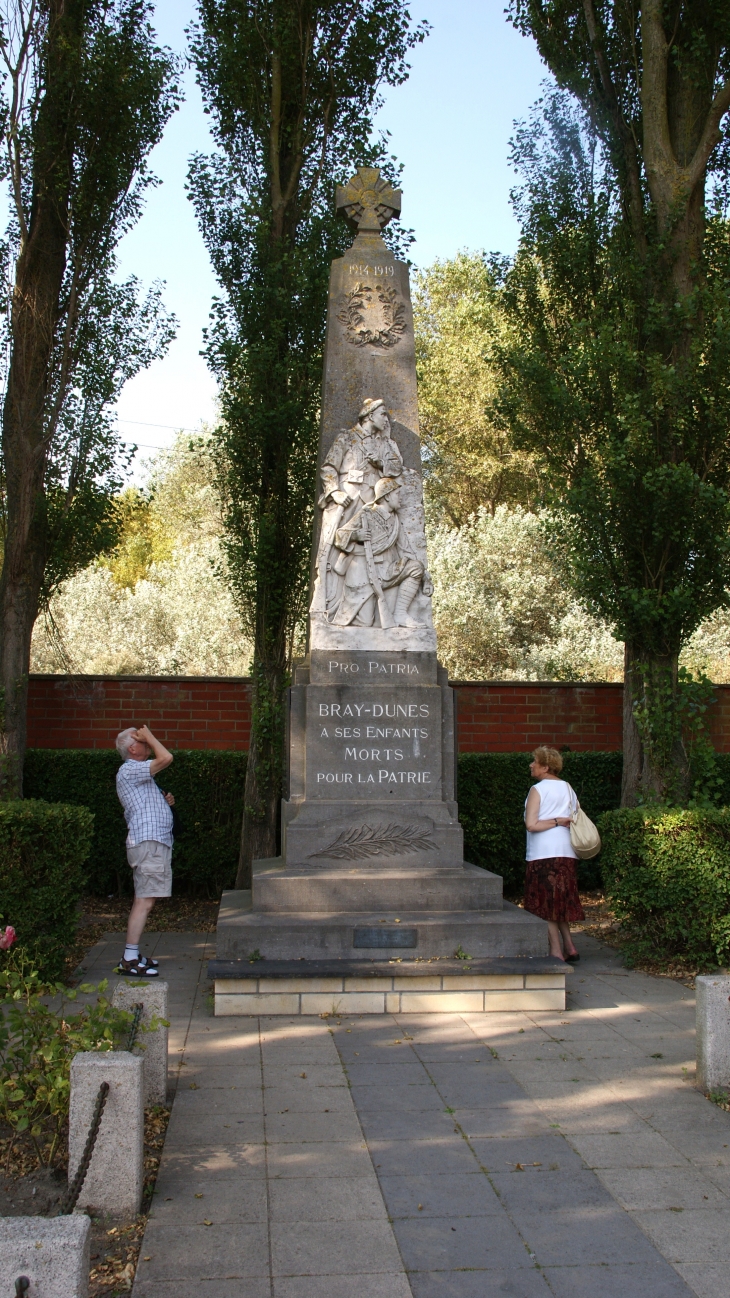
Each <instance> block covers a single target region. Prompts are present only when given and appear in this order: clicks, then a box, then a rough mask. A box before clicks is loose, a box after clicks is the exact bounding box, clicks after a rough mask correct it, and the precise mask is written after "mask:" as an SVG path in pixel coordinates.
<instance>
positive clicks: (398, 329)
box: [337, 284, 406, 347]
mask: <svg viewBox="0 0 730 1298" xmlns="http://www.w3.org/2000/svg"><path fill="white" fill-rule="evenodd" d="M373 294H375V295H376V296H377V300H378V302H379V303H380V305H381V307H382V308H383V321H384V323H385V328H384V329H377V330H376V329H364V328H362V325H363V324H364V322H365V315H364V314H363V313H364V312H365V311H366V310H367V308H368V307H369V306H370V305H371V304H372V301H373ZM405 315H406V308H405V305H404V303H403V302H402V301H401V299H400V298H399V297H398V294H397V292H396V290H395V289H394V288H385V286H382V287H378V288H373V287H372V286H371V285H370V284H356V285H355V287H354V288H353V289H351V290H350V292H349V293H346V294H345V306H344V308H343V309H342V311H340V312H339V314H338V316H337V319H338V320H340V321H341V322H342V324H343V325H344V326H345V338H346V339H347V341H348V342H349V343H353V344H354V346H355V347H365V346H366V345H367V344H370V346H372V347H394V346H395V344H396V343H397V342H398V339H399V338H401V337H402V335H403V334H404V333H405V331H406V320H405Z"/></svg>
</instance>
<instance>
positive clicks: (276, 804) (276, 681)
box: [236, 663, 287, 888]
mask: <svg viewBox="0 0 730 1298" xmlns="http://www.w3.org/2000/svg"><path fill="white" fill-rule="evenodd" d="M286 681H287V674H286V670H285V668H284V666H283V665H274V666H273V667H266V666H264V665H262V664H260V663H255V665H254V675H253V695H252V699H251V739H250V741H249V748H248V762H247V764H246V788H245V791H244V805H243V824H242V827H241V851H240V855H239V858H238V873H237V875H236V887H237V888H250V887H251V874H252V863H253V862H254V861H258V860H262V859H264V860H268V859H270V858H272V857H275V856H276V855H277V850H278V842H277V839H278V827H279V808H280V802H281V793H282V772H283V759H284V731H285V714H284V691H285V689H286Z"/></svg>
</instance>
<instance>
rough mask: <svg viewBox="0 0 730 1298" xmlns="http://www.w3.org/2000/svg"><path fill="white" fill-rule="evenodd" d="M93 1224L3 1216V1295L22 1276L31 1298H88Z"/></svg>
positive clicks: (0, 1275)
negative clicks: (27, 1285)
mask: <svg viewBox="0 0 730 1298" xmlns="http://www.w3.org/2000/svg"><path fill="white" fill-rule="evenodd" d="M90 1233H91V1222H90V1221H89V1218H88V1217H87V1216H85V1215H84V1214H82V1213H76V1214H74V1215H73V1216H70V1217H50V1218H46V1217H0V1293H1V1294H14V1293H15V1281H16V1280H17V1279H18V1277H19V1276H21V1275H26V1276H27V1277H28V1279H29V1280H30V1289H29V1291H28V1298H88V1293H89V1237H90Z"/></svg>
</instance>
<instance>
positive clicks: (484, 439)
mask: <svg viewBox="0 0 730 1298" xmlns="http://www.w3.org/2000/svg"><path fill="white" fill-rule="evenodd" d="M495 279H496V277H495V274H494V272H493V270H492V267H491V266H490V263H489V260H488V258H486V257H485V256H484V255H483V254H480V253H466V252H462V253H459V254H458V255H457V256H456V257H454V258H453V259H452V260H449V261H436V262H434V264H433V265H432V266H429V267H428V269H427V270H425V271H422V272H420V273H419V274H418V275H417V276H416V286H415V290H416V291H415V294H414V302H413V317H414V328H415V335H416V365H417V369H418V408H419V418H420V425H421V439H422V444H423V448H424V488H425V493H426V499H427V501H428V503H429V506H430V509H431V513H432V515H434V516H436V515H438V517H439V518H443V519H444V521H446V520H448V522H450V523H451V525H452V526H454V527H460V526H461V525H462V524H463V523H465V522H466V520H467V519H468V518H469V517H470V515H472V514H474V513H475V512H476V510H478V509H479V508H480V507H482V506H485V507H486V508H488V509H489V510H490V512H491V513H492V514H494V512H495V510H496V509H497V508H498V506H499V505H504V504H507V505H512V504H518V505H524V506H527V508H531V507H532V506H534V504H535V501H536V499H538V497H539V489H540V484H539V482H538V478H537V473H536V470H535V466H534V463H533V460H532V457H531V456H530V455H529V454H526V453H525V452H524V451H517V450H515V448H514V446H513V444H512V439H511V438H510V436H509V433H508V430H507V428H506V427H505V425H504V423H503V422H500V421H499V420H497V419H495V417H494V413H493V410H492V406H493V403H494V398H495V395H496V391H497V379H496V375H495V370H494V365H493V363H492V361H491V351H492V348H493V345H494V342H495V340H496V339H498V338H499V337H500V336H501V334H502V332H503V329H504V322H503V317H502V312H501V310H500V305H499V295H498V292H497V285H496V283H495Z"/></svg>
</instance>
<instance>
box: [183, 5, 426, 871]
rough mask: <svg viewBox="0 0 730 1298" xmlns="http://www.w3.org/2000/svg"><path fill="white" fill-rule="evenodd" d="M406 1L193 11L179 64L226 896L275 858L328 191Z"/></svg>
mask: <svg viewBox="0 0 730 1298" xmlns="http://www.w3.org/2000/svg"><path fill="white" fill-rule="evenodd" d="M424 34H425V28H424V26H423V25H422V26H420V27H416V28H413V27H412V26H411V21H410V15H409V13H408V10H407V9H406V7H405V4H404V3H403V0H320V2H317V0H200V4H199V7H198V21H197V24H196V25H195V26H194V27H193V29H192V31H191V50H192V56H193V59H194V62H195V65H196V67H197V70H198V80H199V83H200V86H201V89H202V93H203V98H204V101H205V105H206V110H207V111H208V113H209V114H210V119H211V127H212V132H213V136H214V139H215V142H216V144H217V146H218V152H217V153H216V154H215V155H214V156H212V157H202V156H197V157H195V158H194V159H193V161H192V165H191V170H190V189H191V196H192V199H193V202H194V204H195V208H196V211H197V215H198V220H199V223H200V228H201V231H202V233H203V237H204V238H205V240H206V243H207V246H208V250H209V253H210V257H211V261H212V264H213V268H214V270H215V273H216V275H217V278H218V282H219V284H220V286H221V289H222V294H221V297H220V299H219V300H217V302H216V303H215V306H214V310H213V315H212V322H211V326H210V329H209V331H208V336H207V356H208V361H209V364H210V365H211V368H212V370H213V372H214V373H215V375H216V377H217V379H218V383H219V389H220V409H221V425H220V428H219V431H218V434H217V449H218V464H219V486H220V490H221V494H222V498H223V502H224V513H225V536H224V544H225V547H226V555H227V568H228V575H229V579H230V582H231V585H232V589H233V591H234V592H235V595H236V599H237V602H238V606H239V608H240V610H241V615H242V618H243V622H244V626H245V629H246V633H247V635H248V637H249V638H250V640H251V641H252V643H253V646H254V652H253V664H252V676H253V691H252V718H251V739H250V746H249V755H248V768H247V776H246V792H245V805H244V818H243V832H242V841H241V857H240V863H239V872H238V883H237V886H238V887H249V886H250V877H251V861H252V860H254V859H256V858H260V857H272V856H275V855H276V853H277V821H278V810H279V803H280V798H281V794H282V770H283V767H282V763H283V749H284V730H285V711H284V695H285V689H286V686H287V683H288V679H289V671H290V666H291V661H292V651H293V645H294V641H295V636H296V633H297V628H298V627H299V628H301V625H302V619H303V615H304V613H305V611H306V607H307V593H308V587H309V554H310V548H311V536H312V512H313V502H314V498H315V474H316V455H317V433H318V417H319V399H320V387H321V381H322V349H323V343H324V329H325V316H326V304H327V286H328V279H329V267H330V262H331V260H332V258H333V257H336V256H338V255H340V254H341V253H342V252H343V251H344V250H345V248H346V246H347V245H348V244H349V242H350V241H351V239H350V237H349V236H348V233H347V230H346V228H345V227H344V225H341V224H340V223H336V222H335V219H334V214H333V209H334V191H335V184H336V183H337V182H338V181H344V180H345V179H347V178H349V175H350V174H351V173H352V171H353V170H354V168H355V166H356V165H357V164H363V163H364V164H366V165H367V164H370V165H374V164H376V165H381V166H383V165H384V163H385V161H386V160H385V158H384V142H383V141H381V142H380V143H376V144H375V145H373V143H372V142H371V140H372V134H373V116H374V113H375V111H376V109H377V107H378V102H379V101H378V87H379V86H380V85H382V84H384V83H385V84H388V85H398V84H400V83H401V82H402V81H404V80H405V78H406V76H407V64H406V54H407V51H408V49H409V48H410V47H412V46H413V45H414V44H415V43H416V42H417V41H420V40H422V39H423V36H424Z"/></svg>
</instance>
